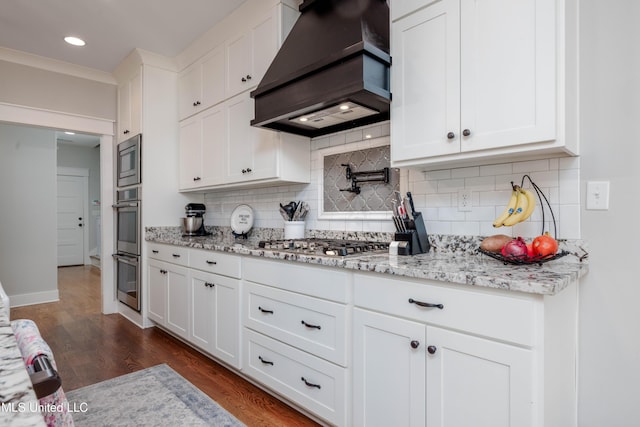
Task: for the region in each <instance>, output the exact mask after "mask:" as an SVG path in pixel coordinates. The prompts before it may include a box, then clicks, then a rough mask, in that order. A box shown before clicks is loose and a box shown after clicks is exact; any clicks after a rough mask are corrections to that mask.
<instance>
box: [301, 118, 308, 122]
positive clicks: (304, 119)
mask: <svg viewBox="0 0 640 427" xmlns="http://www.w3.org/2000/svg"><path fill="white" fill-rule="evenodd" d="M307 120H309V119H307V118H306V117H300V121H301V122H306V121H307Z"/></svg>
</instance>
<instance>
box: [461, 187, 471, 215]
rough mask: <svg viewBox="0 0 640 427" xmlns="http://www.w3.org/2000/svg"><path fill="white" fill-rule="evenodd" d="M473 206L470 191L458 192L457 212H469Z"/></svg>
mask: <svg viewBox="0 0 640 427" xmlns="http://www.w3.org/2000/svg"><path fill="white" fill-rule="evenodd" d="M472 207H473V204H472V203H471V190H459V191H458V210H459V211H460V212H471V208H472Z"/></svg>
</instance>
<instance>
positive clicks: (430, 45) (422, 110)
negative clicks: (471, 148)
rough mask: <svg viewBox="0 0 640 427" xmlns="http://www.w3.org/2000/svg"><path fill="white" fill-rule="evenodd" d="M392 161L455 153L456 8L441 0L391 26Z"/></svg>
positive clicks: (457, 116)
mask: <svg viewBox="0 0 640 427" xmlns="http://www.w3.org/2000/svg"><path fill="white" fill-rule="evenodd" d="M392 43H393V44H392V54H393V59H394V61H393V73H391V78H392V91H393V102H392V103H391V119H392V126H391V132H392V139H393V144H391V156H392V159H393V160H395V161H398V160H408V159H417V158H421V157H430V156H440V155H445V154H452V153H457V152H459V151H460V135H459V129H460V7H459V1H458V0H444V1H441V2H436V3H434V4H433V5H432V6H430V7H427V8H425V9H422V10H420V11H418V12H416V13H414V14H411V15H409V16H407V17H406V18H403V19H401V20H399V21H397V22H394V23H393V24H392Z"/></svg>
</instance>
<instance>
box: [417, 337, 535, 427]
mask: <svg viewBox="0 0 640 427" xmlns="http://www.w3.org/2000/svg"><path fill="white" fill-rule="evenodd" d="M426 338H427V341H426V349H425V348H424V347H425V346H423V348H422V350H421V355H422V357H425V353H424V352H425V350H426V361H427V399H426V408H427V425H428V426H434V427H437V426H442V427H444V426H447V427H449V426H460V427H462V426H468V425H474V426H477V427H482V426H486V427H507V426H513V427H516V426H517V427H521V426H522V427H527V426H532V425H534V420H535V411H534V410H535V401H536V398H535V395H534V390H535V388H534V383H533V381H534V378H533V375H534V372H535V369H534V359H533V351H532V350H530V349H524V348H520V347H517V346H513V345H509V344H504V343H501V342H497V341H493V340H490V339H484V338H479V337H475V336H472V335H467V334H463V333H460V332H455V331H450V330H447V329H442V328H435V327H427V336H426Z"/></svg>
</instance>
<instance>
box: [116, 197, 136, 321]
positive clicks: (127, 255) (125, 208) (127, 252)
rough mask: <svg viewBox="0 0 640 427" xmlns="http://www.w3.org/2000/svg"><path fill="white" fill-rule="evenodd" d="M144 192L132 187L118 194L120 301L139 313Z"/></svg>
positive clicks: (117, 267)
mask: <svg viewBox="0 0 640 427" xmlns="http://www.w3.org/2000/svg"><path fill="white" fill-rule="evenodd" d="M140 199H141V189H140V187H130V188H124V189H120V190H118V191H117V192H116V203H115V204H114V205H113V208H114V210H115V215H116V251H117V252H116V253H115V254H114V255H113V258H114V260H115V268H116V283H117V291H118V300H119V301H121V302H123V303H124V304H126V305H128V306H129V307H131V308H133V309H134V310H136V311H140V307H141V301H140V296H141V292H140V289H141V287H140V284H141V271H140V255H141V253H142V230H141V213H140V208H141V206H140V205H141V200H140Z"/></svg>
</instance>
